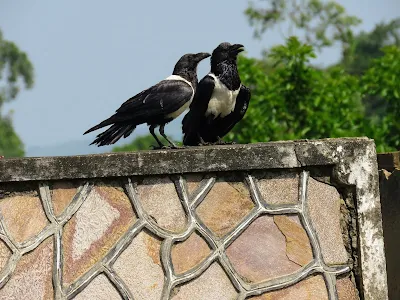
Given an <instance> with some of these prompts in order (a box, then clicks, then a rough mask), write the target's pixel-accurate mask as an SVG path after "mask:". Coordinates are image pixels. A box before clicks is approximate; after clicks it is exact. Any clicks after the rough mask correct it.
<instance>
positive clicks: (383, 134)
mask: <svg viewBox="0 0 400 300" xmlns="http://www.w3.org/2000/svg"><path fill="white" fill-rule="evenodd" d="M384 53H385V55H384V56H383V57H381V58H378V59H376V60H375V61H374V63H373V66H372V67H371V68H370V69H369V70H368V71H367V72H366V74H365V76H363V77H361V78H360V77H359V76H356V75H352V74H349V73H348V72H346V70H345V68H343V67H341V66H336V67H334V68H330V69H329V70H320V69H316V68H314V67H313V66H312V65H311V64H310V63H309V61H310V59H311V58H313V57H315V53H314V51H313V48H312V47H311V46H310V45H307V44H303V43H301V42H300V41H299V40H298V39H297V38H296V37H291V38H289V39H288V41H287V44H286V45H281V46H277V47H274V48H272V49H271V51H270V59H271V60H272V61H274V62H275V69H274V71H273V72H272V73H270V74H268V75H267V74H266V73H265V72H264V70H263V68H262V67H261V66H260V63H259V62H258V61H257V60H256V59H252V58H247V57H243V56H241V57H240V59H239V64H238V66H239V72H240V74H241V78H242V79H243V82H244V84H245V85H247V86H249V87H250V88H251V90H252V99H251V103H250V105H249V109H248V111H247V113H246V115H245V117H244V119H243V120H242V121H241V122H240V123H238V124H237V125H236V126H235V127H234V129H233V131H232V132H231V133H230V136H229V137H230V138H231V139H233V140H236V141H238V142H241V143H247V142H260V141H271V140H290V139H318V138H327V137H343V136H365V135H368V136H369V137H371V138H375V139H376V141H377V144H378V149H379V150H380V151H385V150H386V151H387V150H394V149H396V147H398V146H399V142H398V141H400V130H399V129H400V128H399V122H398V121H397V120H396V115H397V116H399V114H400V110H399V107H400V102H399V93H400V91H399V86H398V85H397V86H396V83H398V82H399V80H400V73H399V64H400V56H399V49H398V48H397V47H395V46H393V47H389V48H387V49H385V50H384ZM396 68H397V69H396ZM370 96H380V97H383V98H384V99H385V101H386V102H387V104H388V106H389V108H390V109H389V110H390V111H391V113H390V114H388V115H387V116H386V117H385V118H384V119H383V120H379V119H376V118H375V119H374V118H368V117H367V116H366V115H365V109H364V105H363V99H364V98H366V97H370ZM396 122H397V123H396Z"/></svg>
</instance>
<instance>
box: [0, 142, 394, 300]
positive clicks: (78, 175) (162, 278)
mask: <svg viewBox="0 0 400 300" xmlns="http://www.w3.org/2000/svg"><path fill="white" fill-rule="evenodd" d="M377 169H378V168H377V161H376V152H375V145H374V142H373V141H372V140H369V139H366V138H356V139H327V140H318V141H294V142H274V143H264V144H263V143H260V144H252V145H226V146H212V147H193V148H188V149H179V150H158V151H142V152H134V153H113V154H101V155H88V156H76V157H47V158H24V159H2V160H0V199H1V198H5V199H3V200H0V205H1V203H2V202H3V203H5V204H7V203H8V202H10V201H13V199H25V198H23V197H28V196H30V197H31V196H33V197H37V192H35V190H37V189H38V186H39V198H40V200H41V203H42V205H43V209H44V213H45V216H46V218H47V221H48V224H47V225H46V226H45V227H44V228H43V229H40V232H36V231H35V232H33V233H32V234H30V235H27V238H28V240H26V241H23V242H21V241H22V240H21V241H20V240H17V241H15V240H14V239H13V235H11V234H10V230H9V229H8V227H10V228H12V225H11V226H8V225H7V223H4V222H3V219H0V238H1V239H2V240H3V241H4V242H5V244H6V245H7V247H8V248H9V249H10V252H11V256H9V255H8V253H6V255H3V256H4V257H10V258H8V260H7V262H6V263H4V264H5V266H4V268H3V269H2V271H1V272H0V287H2V286H7V282H8V281H9V280H10V278H13V273H14V270H15V268H16V266H17V264H18V263H19V261H20V260H21V257H24V256H23V255H25V254H26V253H29V252H30V251H31V250H33V249H36V248H37V247H38V245H41V243H42V242H43V241H44V240H46V238H48V237H50V236H53V237H54V260H53V288H54V296H55V298H57V299H63V298H65V297H67V298H73V297H75V296H76V295H79V294H80V295H86V296H88V295H89V294H90V293H92V292H90V291H91V287H92V290H93V286H95V285H99V286H101V287H102V289H104V290H105V291H106V290H107V291H108V292H109V293H110V294H111V293H113V290H109V285H108V284H107V281H105V279H106V278H104V276H103V277H98V276H99V274H104V275H106V276H107V278H108V279H109V280H110V281H111V282H112V283H113V284H114V286H115V288H116V289H117V290H118V292H119V293H120V294H121V295H122V296H123V297H124V298H127V299H129V298H132V297H139V298H140V297H150V298H151V299H153V298H154V299H156V298H158V297H160V296H161V295H162V296H163V297H164V298H163V299H168V298H174V297H175V298H177V299H179V298H182V299H183V298H185V299H187V298H188V297H189V296H188V295H192V294H193V293H194V292H195V293H197V294H198V295H200V297H203V298H204V297H208V299H214V298H215V299H223V298H224V297H228V298H229V297H231V296H232V295H238V297H239V298H238V299H245V298H246V297H251V296H260V295H263V297H264V296H265V297H267V298H268V297H269V296H270V295H273V293H274V292H276V293H278V294H282V293H283V294H285V293H286V292H282V293H280V292H279V291H280V290H282V291H283V290H284V289H286V291H292V290H293V289H290V287H295V286H296V287H297V288H300V287H303V286H304V284H305V283H304V282H305V281H304V280H305V278H307V279H306V280H308V281H307V282H313V280H314V279H315V277H313V276H314V275H315V276H320V277H318V278H322V277H323V278H324V280H322V281H321V280H319V282H321V283H323V282H325V284H326V286H324V287H323V288H322V287H319V285H312V286H308V285H305V288H304V289H303V288H300V289H303V290H304V291H305V292H307V291H308V290H314V289H318V292H319V293H323V294H324V295H325V294H326V293H327V296H328V298H329V299H330V300H332V299H337V294H338V293H341V291H342V292H343V291H344V290H346V291H352V293H353V294H354V293H359V294H360V296H361V298H362V299H366V300H375V299H379V300H380V299H382V300H385V299H387V297H388V296H387V284H386V263H385V256H384V245H383V235H382V222H381V210H380V200H379V189H378V177H377V176H378V172H377ZM277 171H279V172H277ZM221 172H223V173H221ZM226 172H229V174H230V173H233V174H234V175H235V176H236V177H240V176H238V175H241V176H242V177H241V178H242V179H240V180H239V181H240V182H236V181H235V180H233V181H232V180H230V179H228V177H229V176H228V177H227V174H228V173H226ZM263 172H264V173H265V172H266V173H268V174H266V175H265V176H264V175H263ZM277 173H279V174H277ZM282 173H283V174H285V173H287V174H289V173H290V174H292V175H293V174H294V175H293V176H292V175H290V176H289V177H287V176H286V177H285V176H284V177H282ZM253 174H254V175H253ZM321 174H322V175H321ZM154 175H157V176H154ZM181 175H183V176H181ZM235 176H234V177H235ZM167 177H170V178H171V180H172V181H169V179H167ZM157 178H158V179H157ZM160 178H164V179H165V180H164V179H163V180H164V181H162V180H161V181H160V180H159V179H160ZM185 178H192V179H193V178H198V180H197V179H196V180H194V182H191V181H189V182H187V181H186V180H185ZM282 178H283V179H282ZM60 180H61V183H63V184H61V185H60V184H55V182H56V181H60ZM198 181H199V183H198V184H197V182H198ZM315 181H319V183H318V184H317V183H316V182H315ZM316 184H317V185H318V189H315V185H316ZM102 186H105V187H104V188H103V187H102ZM313 186H314V187H313ZM75 187H77V190H76V193H75ZM122 187H124V189H122ZM174 189H175V190H174ZM281 189H288V191H287V193H286V192H285V193H282V192H281ZM335 189H337V191H335ZM99 191H104V193H103V192H101V193H100V192H99ZM154 191H155V192H154ZM35 193H36V194H35ZM96 193H97V194H98V195H97V194H96ZM327 193H328V194H329V195H331V196H330V197H326V199H324V201H327V202H326V205H322V206H321V205H320V206H319V207H318V208H316V207H310V205H311V206H314V205H315V203H317V204H318V196H319V195H320V196H321V197H324V196H323V195H325V194H327ZM73 194H74V195H73ZM95 194H96V195H97V196H96V197H95V196H94V195H95ZM296 194H297V195H298V199H297V201H296V197H295V196H296ZM72 195H73V196H72ZM71 197H72V199H70V198H71ZM125 197H128V198H129V199H128V198H125ZM311 197H312V199H311ZM117 198H118V199H125V200H118V201H116V202H115V201H114V199H117ZM338 198H341V199H338ZM235 199H238V200H237V201H236V200H235ZM95 200H96V201H95ZM128 200H129V201H130V202H131V205H132V208H133V210H132V211H133V213H134V214H135V215H136V216H137V218H135V216H134V215H133V213H131V214H130V215H129V216H126V217H124V216H123V213H124V212H126V211H130V210H129V208H128V207H125V206H124V207H125V208H124V209H122V210H119V207H120V205H122V202H124V201H125V202H128ZM178 200H179V201H178ZM121 201H122V202H121ZM238 201H239V202H238ZM103 202H104V203H108V204H107V205H98V204H99V203H103ZM114 202H115V203H114ZM158 202H160V205H159V206H158V205H157V203H158ZM179 202H180V203H179ZM54 203H59V205H58V206H55V205H54ZM210 203H217V204H218V203H223V205H217V206H213V205H211V204H210ZM313 203H314V204H313ZM5 204H4V205H5ZM242 204H243V205H242ZM180 205H182V207H180ZM100 206H101V207H103V208H99V207H100ZM213 208H214V211H213ZM314 208H316V209H317V210H313V209H314ZM328 208H329V209H330V211H334V212H335V214H336V215H335V218H332V219H331V220H330V222H331V223H329V224H331V225H329V226H334V228H335V230H336V232H335V235H334V238H331V236H330V235H329V232H326V230H329V226H327V225H326V224H323V219H318V218H317V217H318V216H315V215H318V214H320V215H324V216H327V217H329V215H330V213H329V212H328ZM170 209H171V211H170ZM173 209H174V210H173ZM167 210H168V211H167ZM163 211H166V213H165V214H163V213H162V212H163ZM318 212H319V213H318ZM9 214H10V215H8V216H7V220H11V222H12V220H13V218H17V217H16V216H17V214H16V213H13V211H10V212H9ZM18 214H19V213H18ZM93 214H95V215H96V216H103V214H104V216H103V217H101V218H86V217H88V216H89V215H93ZM285 214H286V215H291V217H292V218H291V219H290V220H292V221H293V222H292V223H290V224H289V223H288V220H289V219H282V217H280V218H275V216H279V215H285ZM313 214H314V215H313ZM293 215H297V217H294V216H293ZM312 215H313V216H314V217H312ZM164 216H169V218H168V219H165V218H164ZM215 216H217V217H215ZM271 216H274V218H271ZM293 217H294V218H293ZM78 219H79V220H88V221H87V222H86V221H84V222H80V223H79V222H78ZM102 219H105V220H108V221H107V222H106V223H104V224H100V223H101V220H102ZM120 219H121V220H122V221H118V220H120ZM217 219H221V221H220V222H216V221H215V220H217ZM171 220H172V221H171ZM263 220H269V222H267V223H265V222H264V223H263V222H262V221H263ZM283 220H286V221H285V222H282V221H283ZM295 220H297V222H296V221H295ZM89 221H90V222H89ZM92 221H93V222H92ZM7 222H10V221H7ZM99 222H100V223H99ZM4 224H6V226H4ZM79 224H82V226H81V225H79ZM121 224H123V225H124V226H122V225H121ZM64 225H65V226H64ZM83 225H85V226H86V227H85V228H92V229H90V230H89V229H88V230H80V229H79V228H84V226H83ZM219 225H224V226H223V227H221V228H219V227H218V226H219ZM79 226H81V227H79ZM71 228H72V229H73V230H72V229H71ZM264 228H269V229H268V232H263V230H264ZM327 228H328V229H327ZM70 229H71V230H70ZM340 230H342V232H341V234H342V240H341V236H340ZM194 232H196V234H198V235H199V237H200V238H201V239H203V240H204V241H205V242H206V243H207V245H208V247H209V248H210V253H209V254H208V256H207V254H206V252H207V251H204V255H201V256H199V257H193V258H191V257H192V256H191V255H190V252H188V251H190V249H189V248H188V247H186V249H185V247H182V249H180V250H179V251H181V252H180V253H181V254H180V255H182V258H184V257H186V258H187V262H186V261H185V263H184V264H185V266H184V267H182V270H181V269H179V268H177V269H178V270H179V271H183V273H182V274H177V273H176V272H175V271H174V262H176V257H174V259H172V258H171V251H172V249H173V247H174V246H173V245H175V244H177V243H180V242H184V241H189V242H190V240H189V237H190V236H193V234H194ZM262 233H263V234H262ZM306 237H307V238H306ZM243 239H245V240H246V239H247V240H249V241H251V243H254V245H253V246H252V245H250V247H252V250H253V252H254V253H255V255H250V254H251V253H250V254H248V255H246V251H242V250H243V249H246V247H242V246H241V244H240V241H241V240H243ZM67 240H69V241H71V243H70V244H68V243H67V242H65V241H67ZM307 240H308V241H309V244H308V243H307ZM62 241H64V242H62ZM74 241H81V242H74ZM108 241H110V242H108ZM266 241H267V243H266ZM268 241H273V243H275V242H276V243H279V245H278V244H276V245H275V244H274V246H275V248H274V247H271V249H276V251H279V253H276V256H277V257H279V258H280V261H287V260H290V261H292V262H289V263H290V264H291V265H292V264H297V265H293V268H288V270H287V272H286V271H285V272H283V273H279V272H276V271H277V270H278V269H275V270H269V269H268V266H267V264H268V261H263V264H264V265H262V266H263V268H262V269H257V264H258V263H257V257H258V256H260V255H261V254H264V252H263V251H262V250H263V249H264V248H267V247H268V245H269V244H268ZM327 241H328V242H329V241H331V243H334V244H335V245H336V248H335V247H331V245H328V244H329V243H328V242H327ZM200 242H201V240H200ZM103 244H104V245H105V246H104V245H103ZM263 245H265V247H263ZM327 245H328V246H327ZM278 246H279V247H278ZM343 246H344V248H345V249H344V248H343ZM230 247H232V248H230ZM310 247H311V249H312V260H311V261H310V262H309V263H307V261H308V260H309V259H311V257H310ZM64 248H65V249H64ZM229 249H231V250H229ZM271 249H268V251H271ZM332 249H339V250H340V253H339V252H338V253H339V254H340V255H339V254H335V253H333V252H332ZM98 250H101V251H102V252H101V253H100V252H99V251H98ZM68 251H70V253H72V254H71V255H72V256H73V255H74V253H75V254H76V253H79V257H82V262H84V263H81V264H79V265H77V266H76V268H77V270H78V269H79V272H78V271H77V272H75V273H74V274H65V273H64V272H66V271H67V272H68V257H69V256H68V255H67V254H68V253H69V252H68ZM301 251H304V253H308V255H307V257H303V256H302V255H301ZM6 252H7V251H6ZM247 252H248V251H247ZM331 252H332V253H331ZM93 253H100V254H101V255H100V254H99V255H97V254H96V255H95V254H93ZM266 253H267V252H266ZM258 254H260V255H258ZM346 254H347V255H348V257H347V258H348V259H347V260H346ZM136 257H140V258H141V259H140V261H139V260H135V258H136ZM332 257H333V258H334V259H330V258H332ZM186 258H185V259H186ZM6 259H7V258H6ZM231 259H232V261H231ZM270 265H271V266H273V267H274V268H279V266H280V265H279V263H277V262H276V261H273V262H270ZM129 266H133V267H132V268H134V269H135V275H134V277H132V276H131V275H132V274H131V268H130V267H129ZM128 267H129V268H128ZM188 268H189V270H186V269H188ZM146 270H147V271H148V270H152V271H151V272H147V271H146ZM350 270H351V271H350ZM267 271H268V272H269V271H273V272H272V273H268V274H267V273H266V272H267ZM143 272H144V273H143ZM72 275H73V276H72ZM341 275H345V276H346V278H349V279H347V280H346V282H345V285H344V286H345V287H346V289H344V288H343V284H342V290H340V289H339V286H337V285H336V278H337V277H338V276H341ZM246 276H247V277H251V278H244V277H246ZM95 278H98V280H97V281H93V280H94V279H95ZM143 278H144V279H145V280H142V279H143ZM313 278H314V279H313ZM338 278H339V277H338ZM192 279H193V280H192ZM191 280H192V281H191ZM339 282H343V281H339ZM91 283H93V284H91ZM299 283H300V284H299ZM210 286H212V289H210V290H207V287H210ZM85 288H88V290H86V292H82V291H84V290H85ZM277 290H279V291H277ZM222 291H225V294H224V295H221V294H220V293H222ZM354 291H355V292H354ZM81 292H82V293H81ZM88 293H89V294H88ZM343 293H344V292H343ZM349 293H350V292H349ZM306 294H307V293H306ZM21 295H23V293H22V294H21ZM143 295H146V296H143ZM88 297H89V296H88ZM150 298H149V299H150ZM299 300H301V299H300V298H299Z"/></svg>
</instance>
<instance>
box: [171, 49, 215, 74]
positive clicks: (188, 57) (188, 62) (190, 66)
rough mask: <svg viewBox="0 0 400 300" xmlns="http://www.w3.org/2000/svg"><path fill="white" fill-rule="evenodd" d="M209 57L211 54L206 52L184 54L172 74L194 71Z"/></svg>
mask: <svg viewBox="0 0 400 300" xmlns="http://www.w3.org/2000/svg"><path fill="white" fill-rule="evenodd" d="M210 56H211V54H210V53H206V52H200V53H195V54H193V53H188V54H185V55H183V56H182V57H181V58H180V59H179V60H178V62H177V63H176V65H175V70H174V73H175V71H178V70H183V69H186V70H191V71H195V70H196V68H197V65H198V64H199V62H201V61H202V60H203V59H205V58H207V57H210Z"/></svg>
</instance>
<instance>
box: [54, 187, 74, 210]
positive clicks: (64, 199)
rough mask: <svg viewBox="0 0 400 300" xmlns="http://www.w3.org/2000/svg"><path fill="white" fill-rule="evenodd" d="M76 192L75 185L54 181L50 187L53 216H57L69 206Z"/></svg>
mask: <svg viewBox="0 0 400 300" xmlns="http://www.w3.org/2000/svg"><path fill="white" fill-rule="evenodd" d="M76 192H77V185H76V184H73V183H72V182H69V181H56V182H54V183H53V184H52V186H51V201H52V202H53V208H54V214H55V215H56V216H59V215H61V214H62V212H63V211H64V209H66V208H67V206H68V205H69V204H70V202H71V201H72V199H73V198H74V196H75V194H76Z"/></svg>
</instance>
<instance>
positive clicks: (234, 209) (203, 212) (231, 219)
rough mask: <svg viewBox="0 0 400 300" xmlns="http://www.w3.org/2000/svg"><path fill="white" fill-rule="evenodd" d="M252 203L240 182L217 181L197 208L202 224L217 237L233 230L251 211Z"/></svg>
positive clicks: (246, 190)
mask: <svg viewBox="0 0 400 300" xmlns="http://www.w3.org/2000/svg"><path fill="white" fill-rule="evenodd" d="M253 207H254V203H253V202H252V201H251V198H250V193H249V191H248V189H247V188H246V186H245V185H244V184H243V183H241V182H224V181H218V182H216V183H215V184H214V186H213V187H212V189H211V191H210V192H209V193H208V194H207V196H206V198H205V199H204V200H203V202H202V203H201V204H200V205H199V207H198V208H197V214H198V215H199V217H200V219H201V220H202V221H203V222H204V224H205V225H206V226H207V227H208V228H209V229H210V230H211V231H213V232H214V233H215V234H216V235H217V236H218V237H222V236H224V235H225V234H227V233H228V232H229V231H231V230H232V229H234V228H235V226H236V225H237V224H238V223H240V221H241V220H242V219H243V218H244V217H245V216H246V215H247V214H248V213H249V212H250V211H251V209H252V208H253Z"/></svg>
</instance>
